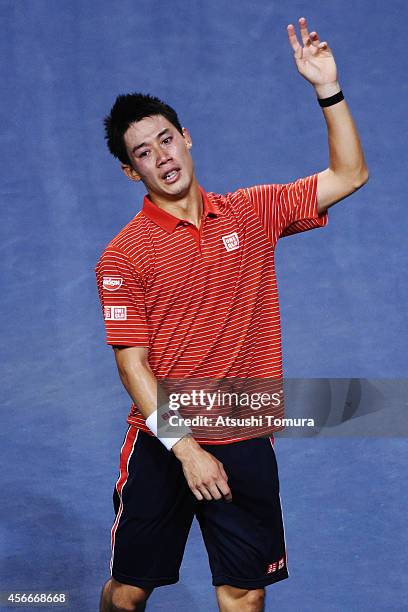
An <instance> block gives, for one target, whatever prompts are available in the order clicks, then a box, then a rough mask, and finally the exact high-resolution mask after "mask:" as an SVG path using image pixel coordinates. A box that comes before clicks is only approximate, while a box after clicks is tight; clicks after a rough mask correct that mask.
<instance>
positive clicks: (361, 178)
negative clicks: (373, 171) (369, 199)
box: [353, 166, 370, 191]
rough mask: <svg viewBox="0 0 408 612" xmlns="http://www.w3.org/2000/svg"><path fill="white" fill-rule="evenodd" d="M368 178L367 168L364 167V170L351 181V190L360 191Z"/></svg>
mask: <svg viewBox="0 0 408 612" xmlns="http://www.w3.org/2000/svg"><path fill="white" fill-rule="evenodd" d="M369 176H370V175H369V172H368V168H367V166H364V168H363V169H362V170H361V171H360V172H359V174H358V175H357V176H356V177H355V179H354V181H353V189H354V190H355V191H356V190H357V189H360V187H362V186H363V185H365V184H366V183H367V181H368V179H369Z"/></svg>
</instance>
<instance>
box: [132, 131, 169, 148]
mask: <svg viewBox="0 0 408 612" xmlns="http://www.w3.org/2000/svg"><path fill="white" fill-rule="evenodd" d="M169 131H170V130H169V128H164V130H162V131H161V132H159V134H157V136H156V139H157V138H161V137H162V136H164V134H165V133H166V132H169ZM147 144H148V143H146V142H142V143H141V144H140V145H136V146H135V147H133V149H132V153H135V152H136V151H137V150H138V149H141V148H142V147H146V146H147Z"/></svg>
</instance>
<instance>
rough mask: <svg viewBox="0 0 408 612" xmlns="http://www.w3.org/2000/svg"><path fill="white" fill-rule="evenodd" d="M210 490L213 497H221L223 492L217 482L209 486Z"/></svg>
mask: <svg viewBox="0 0 408 612" xmlns="http://www.w3.org/2000/svg"><path fill="white" fill-rule="evenodd" d="M208 490H209V492H210V493H211V497H212V499H221V497H222V493H221V492H220V489H219V487H217V486H216V485H215V484H213V485H211V486H209V487H208Z"/></svg>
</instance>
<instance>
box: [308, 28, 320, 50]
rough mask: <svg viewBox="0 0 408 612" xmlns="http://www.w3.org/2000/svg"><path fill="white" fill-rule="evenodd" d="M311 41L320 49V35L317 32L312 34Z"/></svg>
mask: <svg viewBox="0 0 408 612" xmlns="http://www.w3.org/2000/svg"><path fill="white" fill-rule="evenodd" d="M310 40H311V41H312V45H313V46H314V47H318V46H319V43H320V39H319V35H318V33H317V32H310Z"/></svg>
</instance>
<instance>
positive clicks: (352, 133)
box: [287, 17, 368, 213]
mask: <svg viewBox="0 0 408 612" xmlns="http://www.w3.org/2000/svg"><path fill="white" fill-rule="evenodd" d="M299 29H300V35H301V38H302V42H303V46H302V45H301V44H300V43H299V41H298V39H297V37H296V31H295V26H294V25H293V24H290V25H288V27H287V31H288V37H289V42H290V44H291V46H292V49H293V51H294V60H295V63H296V66H297V69H298V71H299V73H300V74H301V75H302V76H303V77H304V78H305V79H306V80H307V81H309V83H311V84H312V85H313V87H314V89H315V92H316V95H317V97H318V98H319V99H325V98H328V97H331V96H333V95H335V94H337V93H338V92H340V91H341V88H340V85H339V82H338V78H337V67H336V64H335V61H334V57H333V54H332V52H331V50H330V48H329V46H328V44H327V42H325V41H324V42H321V41H320V39H319V36H318V34H317V32H311V33H310V34H309V31H308V27H307V22H306V19H305V18H304V17H301V18H300V19H299ZM322 111H323V115H324V118H325V121H326V125H327V132H328V141H329V167H328V168H327V169H326V170H323V171H322V172H319V173H318V183H317V201H318V211H319V213H322V212H324V211H325V210H326V209H327V208H329V207H330V206H333V204H336V202H339V201H340V200H342V199H343V198H345V197H347V196H348V195H350V194H351V193H353V192H354V191H356V190H357V189H359V188H360V187H361V186H362V185H364V183H366V182H367V180H368V168H367V164H366V162H365V159H364V153H363V150H362V147H361V143H360V138H359V135H358V132H357V128H356V126H355V123H354V121H353V117H352V116H351V112H350V109H349V107H348V105H347V102H346V101H345V100H341V101H340V102H337V103H336V104H333V105H332V106H328V107H326V108H322Z"/></svg>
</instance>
